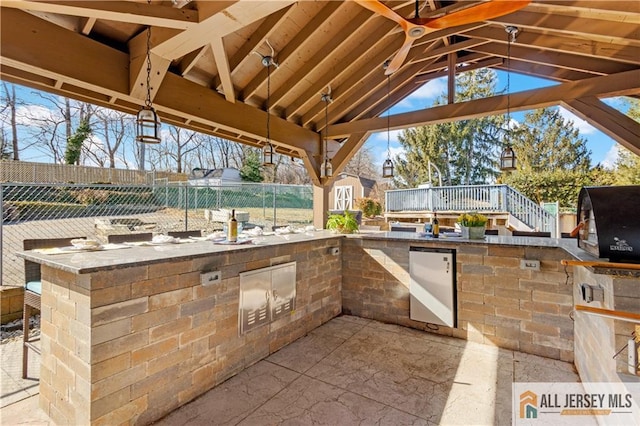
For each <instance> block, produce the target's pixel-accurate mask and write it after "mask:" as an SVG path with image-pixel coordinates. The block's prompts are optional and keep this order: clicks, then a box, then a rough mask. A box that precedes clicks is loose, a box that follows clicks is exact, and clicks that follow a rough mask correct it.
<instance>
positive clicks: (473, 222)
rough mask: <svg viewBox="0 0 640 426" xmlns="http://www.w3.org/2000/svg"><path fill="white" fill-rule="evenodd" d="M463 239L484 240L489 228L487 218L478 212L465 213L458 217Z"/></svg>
mask: <svg viewBox="0 0 640 426" xmlns="http://www.w3.org/2000/svg"><path fill="white" fill-rule="evenodd" d="M458 223H459V224H460V229H461V231H462V238H467V239H470V240H476V239H483V238H484V231H485V229H486V227H487V217H486V216H484V215H481V214H480V213H478V212H470V213H463V214H461V215H460V216H459V217H458Z"/></svg>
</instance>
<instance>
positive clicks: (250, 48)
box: [229, 6, 293, 73]
mask: <svg viewBox="0 0 640 426" xmlns="http://www.w3.org/2000/svg"><path fill="white" fill-rule="evenodd" d="M292 9H293V8H292V7H291V6H287V7H285V8H283V9H280V10H278V11H276V12H275V13H273V14H271V15H269V16H267V17H266V18H265V20H264V22H262V24H260V26H259V27H258V29H257V30H256V31H254V32H253V33H252V34H251V36H250V37H249V38H248V39H247V41H246V42H245V43H244V44H243V45H242V47H240V49H238V51H237V52H235V53H234V54H233V55H232V56H231V59H230V60H229V67H230V68H231V72H232V73H233V71H234V70H235V69H236V68H238V67H239V66H240V64H242V62H243V61H245V60H247V59H248V58H249V57H250V56H251V52H254V51H255V50H256V49H257V48H258V47H259V46H261V45H262V44H263V43H264V42H265V40H268V39H269V37H270V36H271V35H272V34H273V33H274V31H276V30H277V29H278V27H279V26H280V25H281V24H282V22H284V20H286V19H287V17H288V16H289V15H290V13H291V10H292Z"/></svg>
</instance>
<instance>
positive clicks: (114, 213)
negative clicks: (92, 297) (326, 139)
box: [0, 179, 313, 286]
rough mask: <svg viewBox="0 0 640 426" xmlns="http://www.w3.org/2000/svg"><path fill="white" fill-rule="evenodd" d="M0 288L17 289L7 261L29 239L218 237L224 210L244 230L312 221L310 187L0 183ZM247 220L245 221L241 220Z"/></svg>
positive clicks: (14, 265) (17, 278) (19, 278)
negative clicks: (149, 235) (194, 233)
mask: <svg viewBox="0 0 640 426" xmlns="http://www.w3.org/2000/svg"><path fill="white" fill-rule="evenodd" d="M0 189H1V190H0V196H1V200H0V201H2V203H1V204H2V225H1V226H0V247H1V248H2V258H1V261H0V272H1V273H0V276H1V278H2V281H1V282H0V284H1V285H5V286H22V285H23V284H24V271H23V269H24V268H23V261H22V259H19V258H17V257H16V256H15V252H16V251H20V250H22V242H23V241H24V240H25V239H33V238H60V237H89V238H95V239H98V240H100V241H103V242H106V240H107V238H108V236H109V235H111V234H131V233H141V232H153V233H154V234H165V233H167V232H169V231H191V230H200V231H202V233H203V235H206V234H207V233H210V232H213V231H216V230H222V229H223V221H224V219H223V218H226V214H227V213H226V210H231V209H235V210H236V212H238V213H242V215H241V216H242V218H244V219H247V220H246V223H242V225H243V226H245V227H250V226H260V227H263V228H265V229H268V230H271V227H273V226H278V225H292V226H303V225H309V224H312V222H313V189H312V187H311V186H301V185H276V184H235V183H234V184H232V185H221V186H195V185H190V184H189V183H188V182H174V183H170V182H168V181H166V180H164V179H161V180H158V181H156V182H155V183H154V184H153V185H74V184H17V183H15V184H14V183H1V184H0ZM247 216H248V217H247Z"/></svg>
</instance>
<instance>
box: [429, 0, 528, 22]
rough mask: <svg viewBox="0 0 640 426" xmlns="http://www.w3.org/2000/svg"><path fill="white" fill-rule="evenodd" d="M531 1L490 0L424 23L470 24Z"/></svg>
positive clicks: (504, 13)
mask: <svg viewBox="0 0 640 426" xmlns="http://www.w3.org/2000/svg"><path fill="white" fill-rule="evenodd" d="M529 3H531V0H492V1H489V2H486V3H482V4H479V5H477V6H471V7H470V8H468V9H464V10H460V11H458V12H452V13H449V14H448V15H444V16H442V17H440V18H435V19H433V20H432V21H430V22H428V23H427V24H426V26H427V27H429V28H434V29H443V28H450V27H457V26H459V25H465V24H471V23H473V22H479V21H484V20H486V19H491V18H497V17H499V16H504V15H508V14H509V13H512V12H515V11H517V10H520V9H522V8H523V7H525V6H527V5H528V4H529Z"/></svg>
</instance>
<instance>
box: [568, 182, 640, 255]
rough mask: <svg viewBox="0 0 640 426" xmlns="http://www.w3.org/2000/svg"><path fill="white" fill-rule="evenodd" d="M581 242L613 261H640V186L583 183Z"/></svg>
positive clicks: (590, 249) (592, 251)
mask: <svg viewBox="0 0 640 426" xmlns="http://www.w3.org/2000/svg"><path fill="white" fill-rule="evenodd" d="M581 222H582V223H583V227H582V229H581V231H580V236H579V238H578V246H579V247H581V248H583V249H584V250H586V251H588V252H589V253H591V254H593V255H595V256H597V257H601V258H609V260H610V261H612V262H640V186H637V185H636V186H599V187H584V188H582V190H580V195H579V197H578V224H580V223H581Z"/></svg>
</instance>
